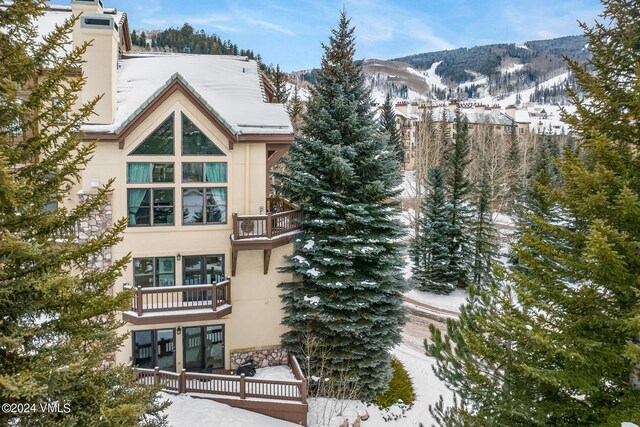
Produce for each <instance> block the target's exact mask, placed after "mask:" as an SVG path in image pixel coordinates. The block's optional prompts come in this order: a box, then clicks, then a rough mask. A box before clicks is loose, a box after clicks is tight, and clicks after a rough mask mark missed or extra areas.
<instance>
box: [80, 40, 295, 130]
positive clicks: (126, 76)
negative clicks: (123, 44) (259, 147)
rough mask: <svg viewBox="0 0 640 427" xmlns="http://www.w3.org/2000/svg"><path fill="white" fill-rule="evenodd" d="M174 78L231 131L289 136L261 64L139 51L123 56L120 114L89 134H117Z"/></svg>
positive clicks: (281, 108)
mask: <svg viewBox="0 0 640 427" xmlns="http://www.w3.org/2000/svg"><path fill="white" fill-rule="evenodd" d="M173 79H178V80H180V81H181V82H182V83H183V84H184V85H185V86H186V87H187V88H189V91H190V92H192V93H193V94H194V96H195V97H196V98H198V99H199V100H200V101H201V102H202V103H203V104H204V105H205V106H206V107H207V109H208V110H209V111H211V112H212V113H213V114H214V116H216V117H217V118H218V120H220V122H222V123H223V124H224V126H225V127H226V128H227V129H228V131H229V132H231V133H233V134H235V135H243V134H291V133H293V129H292V127H291V122H290V120H289V115H288V114H287V112H286V110H285V108H284V105H283V104H269V103H266V102H265V99H264V94H263V89H262V86H261V79H260V76H259V73H258V65H257V63H256V62H255V61H253V60H248V59H247V58H245V57H240V56H225V55H185V54H164V53H163V54H160V53H139V54H127V55H124V56H123V57H122V59H121V61H120V67H119V69H118V81H117V88H118V93H117V97H116V98H117V99H116V116H115V121H114V123H113V124H110V125H85V126H83V130H84V131H85V132H100V133H115V134H117V133H119V132H120V131H121V130H122V129H123V128H124V127H125V126H127V124H128V123H129V122H131V121H132V120H133V119H134V118H135V117H136V115H137V114H139V113H140V111H141V110H143V109H144V108H145V107H146V106H147V105H149V103H150V102H151V101H152V100H153V99H154V98H155V97H157V96H158V95H159V94H160V93H161V92H162V91H163V90H164V89H165V88H166V87H167V86H168V85H169V84H170V83H171V81H172V80H173Z"/></svg>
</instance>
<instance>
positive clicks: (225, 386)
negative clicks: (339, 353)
mask: <svg viewBox="0 0 640 427" xmlns="http://www.w3.org/2000/svg"><path fill="white" fill-rule="evenodd" d="M293 363H295V366H297V369H296V368H295V367H294V366H292V364H293ZM289 364H290V366H291V368H292V370H293V372H294V376H295V377H296V379H295V380H268V379H262V378H249V377H245V376H244V374H243V375H240V376H236V375H217V374H202V373H195V372H187V371H185V370H184V369H183V370H182V371H181V372H180V373H175V372H168V371H161V370H160V368H157V367H156V368H155V369H143V368H137V372H138V382H139V383H141V384H149V385H151V384H154V385H155V384H162V388H163V389H165V390H170V391H175V392H178V393H202V394H210V395H217V396H233V397H238V398H240V399H247V398H249V399H251V398H257V399H273V400H282V401H293V402H300V403H304V404H306V403H307V379H306V378H305V377H304V376H303V375H302V371H300V367H299V365H298V362H297V361H296V360H295V357H293V356H290V357H289Z"/></svg>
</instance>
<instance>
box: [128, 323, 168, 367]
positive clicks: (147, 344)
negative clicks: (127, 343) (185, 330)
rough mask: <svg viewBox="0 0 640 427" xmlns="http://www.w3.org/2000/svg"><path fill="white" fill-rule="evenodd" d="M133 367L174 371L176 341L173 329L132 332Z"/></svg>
mask: <svg viewBox="0 0 640 427" xmlns="http://www.w3.org/2000/svg"><path fill="white" fill-rule="evenodd" d="M133 365H134V366H137V367H139V368H147V369H153V368H155V367H156V366H157V367H159V368H160V369H161V370H163V371H171V372H175V370H176V340H175V330H174V329H158V330H153V331H134V332H133Z"/></svg>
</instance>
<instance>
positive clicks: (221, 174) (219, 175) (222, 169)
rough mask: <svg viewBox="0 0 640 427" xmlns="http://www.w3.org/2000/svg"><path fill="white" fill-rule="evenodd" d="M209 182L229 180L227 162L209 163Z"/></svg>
mask: <svg viewBox="0 0 640 427" xmlns="http://www.w3.org/2000/svg"><path fill="white" fill-rule="evenodd" d="M206 165H207V169H206V175H207V182H227V164H226V163H207V164H206Z"/></svg>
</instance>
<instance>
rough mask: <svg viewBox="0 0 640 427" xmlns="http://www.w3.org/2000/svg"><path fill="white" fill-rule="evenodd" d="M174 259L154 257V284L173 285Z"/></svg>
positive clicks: (174, 277) (174, 276)
mask: <svg viewBox="0 0 640 427" xmlns="http://www.w3.org/2000/svg"><path fill="white" fill-rule="evenodd" d="M175 279H176V275H175V259H174V258H173V257H163V258H156V285H157V286H175V284H176V283H175V281H176V280H175Z"/></svg>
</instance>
